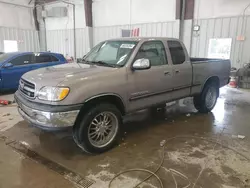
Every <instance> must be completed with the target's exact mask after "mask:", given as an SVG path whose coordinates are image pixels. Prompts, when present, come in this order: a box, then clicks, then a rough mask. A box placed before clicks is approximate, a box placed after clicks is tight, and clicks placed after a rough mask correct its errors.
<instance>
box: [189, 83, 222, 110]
mask: <svg viewBox="0 0 250 188" xmlns="http://www.w3.org/2000/svg"><path fill="white" fill-rule="evenodd" d="M218 96H219V88H218V87H217V85H216V84H213V83H209V84H207V85H206V86H205V88H204V89H203V91H202V93H201V94H199V95H196V96H194V99H193V101H194V106H195V108H196V109H197V110H198V111H199V112H201V113H207V112H210V111H211V110H212V109H213V108H214V106H215V105H216V102H217V98H218Z"/></svg>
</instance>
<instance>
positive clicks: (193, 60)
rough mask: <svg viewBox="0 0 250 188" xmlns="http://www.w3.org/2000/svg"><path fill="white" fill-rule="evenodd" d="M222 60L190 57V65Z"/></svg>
mask: <svg viewBox="0 0 250 188" xmlns="http://www.w3.org/2000/svg"><path fill="white" fill-rule="evenodd" d="M223 60H224V59H212V58H201V57H190V61H191V62H192V63H209V62H214V61H223Z"/></svg>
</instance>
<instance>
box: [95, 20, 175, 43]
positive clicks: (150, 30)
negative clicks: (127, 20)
mask: <svg viewBox="0 0 250 188" xmlns="http://www.w3.org/2000/svg"><path fill="white" fill-rule="evenodd" d="M135 28H139V30H140V31H139V36H141V37H174V38H178V37H179V21H171V22H159V23H143V24H133V25H131V26H130V25H117V26H108V27H94V28H93V32H94V44H97V43H99V42H101V41H103V40H107V39H111V38H118V37H121V32H122V29H135Z"/></svg>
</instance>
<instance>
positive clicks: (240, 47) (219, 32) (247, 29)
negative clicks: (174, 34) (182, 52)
mask: <svg viewBox="0 0 250 188" xmlns="http://www.w3.org/2000/svg"><path fill="white" fill-rule="evenodd" d="M242 21H243V17H242V16H239V17H225V18H213V19H199V20H194V24H196V25H200V31H199V32H197V33H196V32H193V37H192V38H193V39H192V50H191V51H192V53H191V54H192V56H194V57H207V53H208V45H209V39H211V38H232V48H231V58H230V59H231V61H232V66H234V67H237V68H239V67H242V66H243V65H244V64H245V63H250V53H249V49H250V38H249V36H250V16H246V17H245V18H244V24H243V29H242V31H241V28H242ZM239 35H243V36H245V40H244V41H238V40H237V36H239Z"/></svg>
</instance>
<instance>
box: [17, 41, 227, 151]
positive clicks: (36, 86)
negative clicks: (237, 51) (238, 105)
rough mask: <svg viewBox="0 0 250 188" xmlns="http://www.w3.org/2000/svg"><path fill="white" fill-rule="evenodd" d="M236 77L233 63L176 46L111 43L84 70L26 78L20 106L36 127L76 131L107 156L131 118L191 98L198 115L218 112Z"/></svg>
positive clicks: (59, 69) (86, 145)
mask: <svg viewBox="0 0 250 188" xmlns="http://www.w3.org/2000/svg"><path fill="white" fill-rule="evenodd" d="M229 72H230V61H229V60H221V59H206V58H190V57H189V56H188V53H187V51H186V48H185V46H184V45H183V43H182V42H181V41H179V40H177V39H171V38H121V39H112V40H107V41H104V42H101V43H99V44H98V45H97V46H95V47H94V48H93V49H92V50H91V51H90V52H89V53H88V54H87V55H86V56H85V57H84V58H83V59H82V60H81V61H80V62H78V63H71V64H64V65H58V66H52V67H47V68H41V69H38V70H34V71H31V72H28V73H26V74H24V75H23V76H22V78H21V80H20V84H19V89H18V91H17V92H16V93H15V99H16V102H17V103H18V110H19V113H20V114H21V115H22V117H23V118H24V119H25V120H27V121H28V122H30V123H31V124H32V125H34V126H37V127H39V128H41V129H46V130H58V129H63V128H67V127H72V130H73V131H72V132H73V137H74V140H75V142H76V144H77V145H78V146H79V147H80V148H81V149H82V150H84V151H85V152H88V153H100V152H104V151H106V150H108V149H110V148H111V147H113V146H114V144H115V143H116V142H117V141H118V140H119V139H118V138H119V133H120V132H121V125H122V118H123V117H124V116H125V115H126V114H128V113H132V112H134V111H137V110H140V109H146V108H153V107H155V108H157V107H158V106H162V105H163V104H166V103H167V102H170V101H174V100H178V99H181V98H185V97H189V96H192V97H193V98H194V105H195V107H196V109H197V110H198V111H199V112H201V113H207V112H209V111H211V110H212V109H213V108H214V106H215V104H216V101H217V98H218V96H219V88H220V87H222V86H224V85H226V84H227V83H228V81H229Z"/></svg>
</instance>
